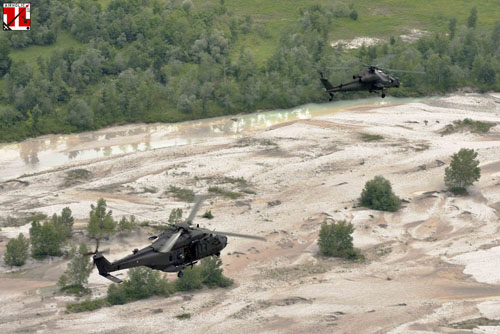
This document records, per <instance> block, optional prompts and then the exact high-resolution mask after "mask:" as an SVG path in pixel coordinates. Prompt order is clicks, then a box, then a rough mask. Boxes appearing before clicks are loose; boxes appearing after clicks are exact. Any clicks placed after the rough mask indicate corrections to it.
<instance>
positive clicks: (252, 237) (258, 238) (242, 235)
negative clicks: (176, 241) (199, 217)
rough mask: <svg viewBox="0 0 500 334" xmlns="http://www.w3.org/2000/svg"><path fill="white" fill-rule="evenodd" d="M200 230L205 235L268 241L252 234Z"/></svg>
mask: <svg viewBox="0 0 500 334" xmlns="http://www.w3.org/2000/svg"><path fill="white" fill-rule="evenodd" d="M198 230H200V231H203V232H205V233H212V234H221V235H227V236H229V237H238V238H247V239H255V240H260V241H267V239H266V238H263V237H258V236H256V235H251V234H241V233H233V232H222V231H211V230H207V229H205V228H198Z"/></svg>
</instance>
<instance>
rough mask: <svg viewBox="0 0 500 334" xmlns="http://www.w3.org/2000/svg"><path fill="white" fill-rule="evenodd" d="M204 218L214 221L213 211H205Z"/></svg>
mask: <svg viewBox="0 0 500 334" xmlns="http://www.w3.org/2000/svg"><path fill="white" fill-rule="evenodd" d="M202 217H203V218H207V219H213V218H214V215H213V214H212V210H208V211H205V213H204V214H203V216H202Z"/></svg>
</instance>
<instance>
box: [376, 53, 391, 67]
mask: <svg viewBox="0 0 500 334" xmlns="http://www.w3.org/2000/svg"><path fill="white" fill-rule="evenodd" d="M394 56H395V55H393V54H391V55H387V56H385V57H384V58H383V59H382V60H381V61H380V62H379V63H377V65H375V66H376V67H379V66H382V65H384V64H385V63H387V62H388V61H389V60H391V59H392V58H394Z"/></svg>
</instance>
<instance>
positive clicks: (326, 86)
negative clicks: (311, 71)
mask: <svg viewBox="0 0 500 334" xmlns="http://www.w3.org/2000/svg"><path fill="white" fill-rule="evenodd" d="M320 74H321V78H320V80H321V83H322V84H323V86H325V88H326V90H330V89H333V85H332V84H331V83H330V81H328V79H327V78H325V77H324V76H323V73H322V72H321V73H320Z"/></svg>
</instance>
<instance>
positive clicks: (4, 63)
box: [0, 38, 12, 77]
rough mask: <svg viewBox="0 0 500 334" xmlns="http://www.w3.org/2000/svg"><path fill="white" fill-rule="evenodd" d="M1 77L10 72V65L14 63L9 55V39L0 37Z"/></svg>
mask: <svg viewBox="0 0 500 334" xmlns="http://www.w3.org/2000/svg"><path fill="white" fill-rule="evenodd" d="M0 44H1V45H2V48H0V77H2V76H4V75H5V74H7V72H9V69H10V65H11V64H12V59H10V57H9V53H10V47H9V44H8V41H7V40H5V39H1V38H0Z"/></svg>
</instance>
